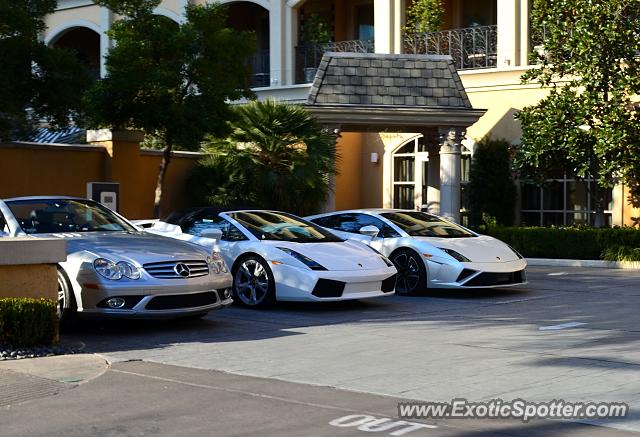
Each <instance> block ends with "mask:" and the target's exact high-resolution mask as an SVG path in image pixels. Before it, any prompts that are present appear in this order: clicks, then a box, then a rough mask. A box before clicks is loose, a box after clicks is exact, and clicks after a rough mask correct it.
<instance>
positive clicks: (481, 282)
mask: <svg viewBox="0 0 640 437" xmlns="http://www.w3.org/2000/svg"><path fill="white" fill-rule="evenodd" d="M523 282H525V276H524V270H520V271H517V272H509V273H489V272H485V273H480V274H479V275H478V276H476V277H475V278H472V279H470V280H469V281H468V282H466V283H465V284H464V285H465V286H466V287H491V286H494V285H508V284H521V283H523Z"/></svg>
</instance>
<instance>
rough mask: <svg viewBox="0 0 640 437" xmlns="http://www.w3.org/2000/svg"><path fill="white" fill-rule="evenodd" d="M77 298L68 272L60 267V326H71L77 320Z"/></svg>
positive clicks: (58, 311)
mask: <svg viewBox="0 0 640 437" xmlns="http://www.w3.org/2000/svg"><path fill="white" fill-rule="evenodd" d="M77 309H78V306H77V304H76V299H75V296H74V294H73V289H72V288H71V284H70V283H69V278H68V277H67V274H66V273H65V272H64V270H62V268H60V267H58V306H57V314H58V321H59V323H60V328H61V329H65V328H71V327H72V326H73V325H74V324H75V322H76V320H77Z"/></svg>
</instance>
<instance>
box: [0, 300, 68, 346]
mask: <svg viewBox="0 0 640 437" xmlns="http://www.w3.org/2000/svg"><path fill="white" fill-rule="evenodd" d="M56 305H57V304H56V302H54V301H52V300H49V299H31V298H0V344H6V345H11V346H13V347H26V346H36V345H50V344H52V343H54V342H56V341H57V339H58V317H57V315H56Z"/></svg>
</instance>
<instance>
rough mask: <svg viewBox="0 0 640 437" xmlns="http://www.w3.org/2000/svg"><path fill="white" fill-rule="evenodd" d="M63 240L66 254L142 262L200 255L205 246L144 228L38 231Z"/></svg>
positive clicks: (204, 256)
mask: <svg viewBox="0 0 640 437" xmlns="http://www.w3.org/2000/svg"><path fill="white" fill-rule="evenodd" d="M39 236H42V237H44V236H47V237H52V238H63V239H65V240H66V241H67V254H68V255H70V254H72V253H76V252H89V253H92V254H94V255H96V257H104V258H109V259H111V260H113V261H116V262H117V261H121V260H126V261H133V262H134V263H139V264H141V265H142V264H146V263H149V262H159V261H178V260H194V259H204V258H206V256H207V255H208V252H207V250H206V249H203V248H202V247H198V246H196V245H194V244H191V243H187V242H183V241H179V240H175V239H173V238H167V237H162V236H160V235H154V234H150V233H148V232H131V233H129V232H78V233H61V234H46V235H45V234H40V235H39Z"/></svg>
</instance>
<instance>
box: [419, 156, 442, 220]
mask: <svg viewBox="0 0 640 437" xmlns="http://www.w3.org/2000/svg"><path fill="white" fill-rule="evenodd" d="M426 200H427V201H426V202H425V199H422V203H423V204H424V203H426V204H427V212H429V213H431V214H440V146H433V147H430V148H429V164H428V170H427V199H426Z"/></svg>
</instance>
